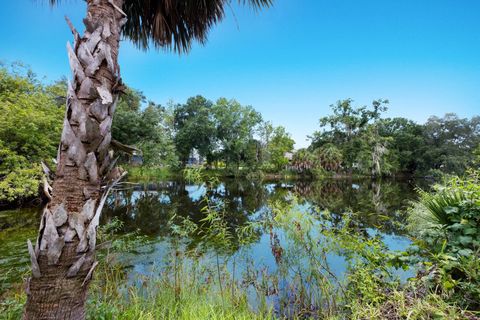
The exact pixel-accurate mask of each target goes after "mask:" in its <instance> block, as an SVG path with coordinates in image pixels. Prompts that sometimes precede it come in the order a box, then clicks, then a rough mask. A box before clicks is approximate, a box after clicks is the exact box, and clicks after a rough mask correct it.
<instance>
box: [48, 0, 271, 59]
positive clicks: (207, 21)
mask: <svg viewBox="0 0 480 320" xmlns="http://www.w3.org/2000/svg"><path fill="white" fill-rule="evenodd" d="M48 1H49V3H50V4H51V5H55V4H58V3H59V2H60V1H61V0H48ZM232 2H233V0H124V5H123V8H122V9H123V11H124V12H125V13H126V14H127V17H128V21H127V23H126V24H125V25H124V26H123V34H124V36H125V37H126V38H128V39H130V40H131V41H132V42H133V43H134V44H135V45H137V46H138V47H139V48H142V49H148V48H149V47H150V45H151V44H153V46H154V47H155V48H162V49H172V50H174V51H175V52H178V53H182V52H188V51H189V50H190V48H191V46H192V43H193V41H198V42H200V43H202V44H203V43H205V41H206V40H207V35H208V32H209V30H210V29H211V28H212V27H213V26H214V25H215V24H216V23H218V22H220V21H221V20H222V19H223V18H224V16H225V8H226V6H228V5H229V4H230V3H232ZM237 2H238V3H239V4H243V5H249V6H251V7H252V8H254V9H256V10H258V9H261V8H264V7H270V6H271V5H272V4H273V0H237Z"/></svg>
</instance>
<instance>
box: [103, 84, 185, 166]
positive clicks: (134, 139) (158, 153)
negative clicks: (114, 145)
mask: <svg viewBox="0 0 480 320" xmlns="http://www.w3.org/2000/svg"><path fill="white" fill-rule="evenodd" d="M144 103H145V97H144V96H143V94H142V93H141V92H139V91H136V90H133V89H127V92H126V94H124V95H122V96H121V98H120V100H119V102H118V105H117V109H116V111H115V117H114V120H113V124H112V136H113V138H114V139H117V140H118V141H120V142H122V143H124V144H127V145H134V146H137V147H138V148H139V149H140V150H142V153H143V161H144V163H145V165H147V166H169V167H172V168H175V167H176V166H177V165H178V157H177V154H176V150H175V145H174V143H173V115H172V113H173V111H172V108H164V107H162V106H160V105H157V104H155V103H153V102H149V103H148V105H147V106H146V107H145V108H142V105H143V104H144Z"/></svg>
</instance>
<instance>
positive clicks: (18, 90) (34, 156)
mask: <svg viewBox="0 0 480 320" xmlns="http://www.w3.org/2000/svg"><path fill="white" fill-rule="evenodd" d="M63 85H64V84H63V83H62V82H58V83H55V84H54V85H53V86H50V87H49V86H45V85H43V84H41V83H40V82H39V81H38V80H37V78H36V76H35V74H33V72H32V71H31V70H29V69H28V68H26V67H24V66H22V65H20V64H13V65H12V66H11V67H5V66H0V202H11V201H15V200H20V199H25V198H29V197H32V196H35V195H36V194H37V191H38V186H39V180H40V177H41V170H40V161H42V160H43V161H46V162H47V163H50V164H51V159H52V158H55V157H56V151H57V147H58V141H59V140H60V133H61V125H62V119H63V114H64V109H63V108H62V107H61V106H59V102H58V99H57V98H58V96H57V93H58V91H59V90H60V88H62V87H63Z"/></svg>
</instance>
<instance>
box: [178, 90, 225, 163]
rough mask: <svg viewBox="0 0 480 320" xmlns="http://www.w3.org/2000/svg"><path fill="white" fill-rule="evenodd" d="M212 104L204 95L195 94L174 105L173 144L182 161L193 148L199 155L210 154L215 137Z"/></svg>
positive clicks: (208, 155)
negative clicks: (181, 103)
mask: <svg viewBox="0 0 480 320" xmlns="http://www.w3.org/2000/svg"><path fill="white" fill-rule="evenodd" d="M212 105H213V103H212V102H211V101H209V100H207V99H205V98H204V97H202V96H196V97H191V98H189V99H188V100H187V102H186V103H185V104H183V105H177V106H176V107H175V111H174V123H175V130H176V134H175V146H176V148H177V152H178V154H179V157H180V159H181V161H182V162H183V163H186V162H187V160H188V158H189V156H190V154H191V153H192V151H193V150H194V149H196V150H198V152H199V155H200V156H201V157H204V158H206V157H210V156H211V153H212V152H213V149H214V145H213V144H214V141H215V137H216V133H215V124H214V122H213V114H212Z"/></svg>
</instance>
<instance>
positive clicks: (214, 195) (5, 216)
mask: <svg viewBox="0 0 480 320" xmlns="http://www.w3.org/2000/svg"><path fill="white" fill-rule="evenodd" d="M422 184H423V186H425V183H422ZM416 186H418V181H417V182H414V181H394V180H383V181H371V180H358V181H356V180H328V181H323V182H305V181H293V182H261V183H255V182H250V181H246V180H224V181H222V182H218V183H216V184H214V185H211V186H208V187H207V186H205V185H194V184H189V183H186V182H184V181H169V182H158V183H153V182H152V183H148V184H143V185H136V186H134V187H132V188H130V189H128V190H122V191H116V192H115V193H114V194H112V195H111V197H110V198H109V201H108V204H107V206H106V208H105V209H104V213H103V216H102V219H103V223H106V222H108V221H111V220H113V219H114V218H115V217H117V218H118V219H120V220H121V221H122V222H123V227H122V230H121V232H122V233H127V232H137V234H139V235H144V236H146V238H148V239H149V240H150V242H149V245H148V246H145V248H143V249H142V248H140V249H139V250H137V251H135V252H132V253H131V254H129V255H128V256H126V257H125V264H126V265H128V266H129V267H130V269H129V270H131V271H130V272H131V274H132V275H135V274H143V273H149V272H152V270H153V269H154V266H156V265H158V264H160V263H162V261H165V258H167V259H168V255H167V253H168V252H167V251H168V249H167V243H168V242H169V241H168V240H169V238H170V234H169V230H170V229H169V228H168V227H167V226H168V222H169V219H170V218H171V216H172V215H173V214H175V215H177V216H178V217H183V218H186V217H188V218H189V219H190V220H191V221H193V222H194V223H196V224H197V225H202V223H201V222H200V220H201V219H203V217H204V216H205V215H204V213H203V212H202V208H203V207H205V199H209V200H210V201H211V202H212V203H219V202H221V203H223V204H224V206H225V209H226V210H225V219H226V222H227V224H228V226H229V228H231V229H232V230H234V229H235V228H238V227H242V226H244V225H245V224H246V223H247V222H249V221H252V220H258V219H261V217H262V212H264V211H265V210H267V209H268V204H269V202H271V201H275V200H279V199H284V198H285V197H287V196H289V195H292V194H293V195H296V196H297V198H298V199H299V202H300V209H301V210H305V211H307V210H311V208H316V209H320V210H329V211H330V212H332V214H333V217H334V219H333V223H335V221H337V222H340V221H341V220H342V213H343V212H345V211H352V212H356V213H358V214H357V215H356V216H355V217H356V219H357V220H358V221H356V224H357V225H358V226H360V227H361V230H363V232H365V234H378V233H380V234H381V235H382V236H383V239H384V241H385V243H386V244H387V245H388V247H389V248H391V249H394V250H403V249H405V248H406V247H407V246H408V245H409V243H410V242H409V240H408V239H407V238H406V237H405V236H404V235H405V232H404V229H403V228H404V226H405V224H404V219H405V216H404V209H405V208H406V206H407V205H408V202H409V201H411V200H414V199H415V198H416V195H415V191H414V188H415V187H416ZM38 221H39V208H33V209H32V208H30V209H18V210H10V211H0V283H1V287H0V292H1V291H3V290H5V289H7V288H8V287H10V286H11V285H12V284H15V283H19V282H21V279H22V276H24V275H25V274H26V272H28V261H29V259H28V255H27V250H26V240H27V239H28V238H30V239H32V240H33V239H34V238H35V237H36V231H37V228H38ZM186 240H187V241H186V243H187V246H188V247H190V248H195V247H197V246H201V245H202V240H201V238H200V236H191V238H190V239H186ZM280 241H282V239H281V235H280ZM240 249H241V248H236V249H235V250H237V251H238V250H240ZM244 254H245V255H247V256H250V257H251V258H252V259H254V260H255V263H257V264H259V265H260V264H261V265H262V266H266V267H268V268H275V258H274V256H273V255H272V250H271V238H270V235H269V234H261V235H259V237H257V238H256V239H255V240H254V243H253V244H250V245H249V247H248V249H246V250H245V252H244ZM329 259H330V263H331V265H332V270H333V272H334V273H336V274H338V275H340V276H341V274H342V272H343V271H344V264H343V262H342V259H341V257H335V256H332V257H329Z"/></svg>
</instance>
